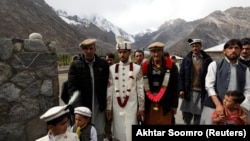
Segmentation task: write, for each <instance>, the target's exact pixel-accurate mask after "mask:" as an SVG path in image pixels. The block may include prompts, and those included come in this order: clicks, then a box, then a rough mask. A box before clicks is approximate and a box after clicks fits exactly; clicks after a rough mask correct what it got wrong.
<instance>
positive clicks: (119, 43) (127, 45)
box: [115, 35, 132, 50]
mask: <svg viewBox="0 0 250 141" xmlns="http://www.w3.org/2000/svg"><path fill="white" fill-rule="evenodd" d="M115 40H116V50H120V49H126V50H131V49H132V46H131V42H128V41H125V38H124V37H123V36H121V35H118V36H116V37H115Z"/></svg>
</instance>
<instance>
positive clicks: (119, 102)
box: [115, 62, 134, 107]
mask: <svg viewBox="0 0 250 141" xmlns="http://www.w3.org/2000/svg"><path fill="white" fill-rule="evenodd" d="M118 68H119V64H116V66H115V73H118V70H119V69H118ZM129 71H133V63H132V62H130V64H129ZM129 78H130V79H134V77H133V76H129ZM115 79H118V77H116V78H115ZM127 91H128V92H130V91H131V89H127ZM117 92H119V90H118V91H117ZM116 98H117V101H118V104H119V106H120V107H125V106H126V105H127V102H128V98H129V96H128V95H126V96H125V98H124V101H123V102H122V100H121V97H120V96H119V97H116Z"/></svg>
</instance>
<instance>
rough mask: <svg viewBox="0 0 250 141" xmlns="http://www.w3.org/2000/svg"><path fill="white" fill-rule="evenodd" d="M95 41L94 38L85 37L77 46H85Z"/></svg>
mask: <svg viewBox="0 0 250 141" xmlns="http://www.w3.org/2000/svg"><path fill="white" fill-rule="evenodd" d="M95 43H96V39H85V40H83V41H82V42H81V43H80V44H79V47H85V46H88V45H92V44H95Z"/></svg>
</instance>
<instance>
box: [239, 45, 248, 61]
mask: <svg viewBox="0 0 250 141" xmlns="http://www.w3.org/2000/svg"><path fill="white" fill-rule="evenodd" d="M240 56H241V57H243V58H245V59H248V58H249V57H250V45H243V46H242V50H241V53H240Z"/></svg>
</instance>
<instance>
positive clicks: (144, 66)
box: [142, 57, 172, 102]
mask: <svg viewBox="0 0 250 141" xmlns="http://www.w3.org/2000/svg"><path fill="white" fill-rule="evenodd" d="M165 61H166V68H167V69H171V68H172V60H171V59H170V57H165ZM148 66H149V64H148V62H147V61H146V62H144V63H143V64H142V73H143V75H147V73H148ZM165 91H166V87H163V86H162V87H161V89H160V90H159V92H158V94H157V95H153V94H152V92H150V90H149V91H146V95H147V97H148V98H149V99H150V100H151V101H153V102H159V101H160V100H161V98H162V96H163V95H164V93H165Z"/></svg>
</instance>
